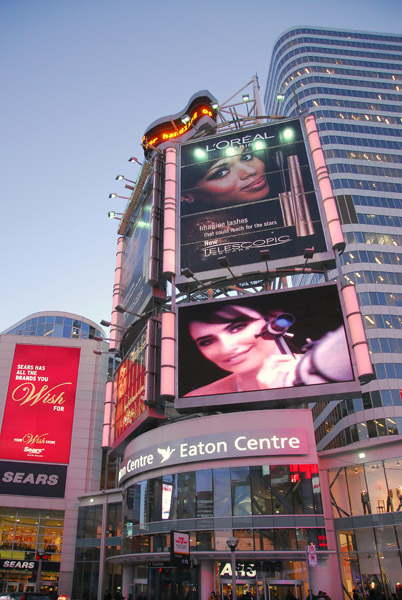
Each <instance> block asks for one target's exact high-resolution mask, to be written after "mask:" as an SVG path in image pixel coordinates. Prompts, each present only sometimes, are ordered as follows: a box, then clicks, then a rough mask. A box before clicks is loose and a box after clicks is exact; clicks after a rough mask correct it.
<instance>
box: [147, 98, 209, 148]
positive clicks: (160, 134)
mask: <svg viewBox="0 0 402 600" xmlns="http://www.w3.org/2000/svg"><path fill="white" fill-rule="evenodd" d="M183 116H184V115H183ZM189 116H190V119H189V121H188V122H187V123H183V122H182V121H181V119H175V120H173V119H171V120H170V121H167V122H166V123H164V124H162V125H158V126H157V127H155V128H154V131H152V130H151V132H149V133H148V135H144V137H143V138H142V145H143V147H144V148H147V147H155V146H158V145H159V144H162V142H166V141H168V140H171V139H175V138H179V137H181V136H182V135H184V134H185V133H186V132H187V131H188V130H189V129H190V128H191V126H192V125H193V124H195V123H196V122H197V121H199V120H200V119H201V118H202V117H211V118H212V119H213V118H215V112H214V111H213V110H212V109H211V107H210V106H208V105H206V104H202V105H200V106H197V107H196V108H194V109H193V110H192V111H191V112H190V114H189Z"/></svg>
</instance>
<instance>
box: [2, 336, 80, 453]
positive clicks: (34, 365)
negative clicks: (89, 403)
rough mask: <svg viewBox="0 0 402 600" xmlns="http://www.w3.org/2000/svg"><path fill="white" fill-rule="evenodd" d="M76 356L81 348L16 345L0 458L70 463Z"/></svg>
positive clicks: (77, 361) (76, 369)
mask: <svg viewBox="0 0 402 600" xmlns="http://www.w3.org/2000/svg"><path fill="white" fill-rule="evenodd" d="M79 360H80V349H79V348H62V347H58V346H31V345H23V344H17V345H16V347H15V353H14V360H13V364H12V367H11V375H10V382H9V385H8V392H7V399H6V405H5V409H4V416H3V423H2V428H1V434H0V459H6V460H21V461H34V462H45V463H68V462H69V459H70V445H71V433H72V426H73V418H74V406H75V394H76V387H77V376H78V366H79Z"/></svg>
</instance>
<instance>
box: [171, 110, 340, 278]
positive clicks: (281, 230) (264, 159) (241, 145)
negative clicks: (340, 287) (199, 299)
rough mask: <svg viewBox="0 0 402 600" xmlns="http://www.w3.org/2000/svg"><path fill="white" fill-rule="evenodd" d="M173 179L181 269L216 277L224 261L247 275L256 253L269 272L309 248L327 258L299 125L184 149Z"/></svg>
mask: <svg viewBox="0 0 402 600" xmlns="http://www.w3.org/2000/svg"><path fill="white" fill-rule="evenodd" d="M179 179H180V269H184V268H189V269H190V270H191V271H192V272H193V273H197V274H198V276H199V277H201V278H202V277H204V278H209V277H215V276H217V275H219V274H218V273H217V272H216V271H218V270H219V269H220V265H219V262H218V258H219V257H221V256H225V257H226V258H227V259H228V260H229V263H230V265H231V266H232V267H237V266H241V267H242V271H241V272H242V273H246V272H251V271H254V270H258V269H261V263H262V262H263V260H262V258H261V255H260V252H261V251H262V250H269V251H270V264H272V265H273V266H274V267H275V266H276V265H280V266H294V265H296V264H302V263H303V256H304V252H305V249H306V248H311V247H314V249H315V255H314V258H315V260H317V261H323V260H329V259H333V254H332V251H329V250H328V248H329V246H328V244H327V241H326V237H325V235H324V229H323V225H322V222H321V214H320V209H319V205H318V202H317V198H316V194H315V190H314V183H313V178H312V175H311V170H310V166H309V159H308V152H307V148H306V144H305V142H304V138H303V131H302V127H301V123H300V121H299V119H293V120H290V121H286V122H281V123H279V124H273V125H266V126H264V127H257V128H253V129H248V130H240V131H238V132H236V133H230V134H229V133H227V134H225V135H221V136H219V137H210V138H203V139H201V140H197V141H196V142H189V143H186V144H183V145H182V147H181V163H180V175H179ZM278 261H279V262H278ZM263 264H264V263H263ZM244 267H246V269H244ZM180 269H178V272H180ZM178 282H179V283H180V282H181V278H180V277H179V279H178Z"/></svg>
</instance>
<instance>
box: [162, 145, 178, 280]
mask: <svg viewBox="0 0 402 600" xmlns="http://www.w3.org/2000/svg"><path fill="white" fill-rule="evenodd" d="M176 154H177V153H176V148H166V166H165V200H164V215H165V219H164V230H163V274H164V275H165V276H166V277H173V276H174V275H175V274H176V161H177V156H176Z"/></svg>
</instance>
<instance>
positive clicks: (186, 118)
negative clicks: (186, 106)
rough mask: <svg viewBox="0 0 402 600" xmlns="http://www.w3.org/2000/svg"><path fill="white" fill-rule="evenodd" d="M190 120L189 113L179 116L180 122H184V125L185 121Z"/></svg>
mask: <svg viewBox="0 0 402 600" xmlns="http://www.w3.org/2000/svg"><path fill="white" fill-rule="evenodd" d="M189 121H190V116H189V115H183V116H182V118H181V122H182V123H184V125H186V123H189Z"/></svg>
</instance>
